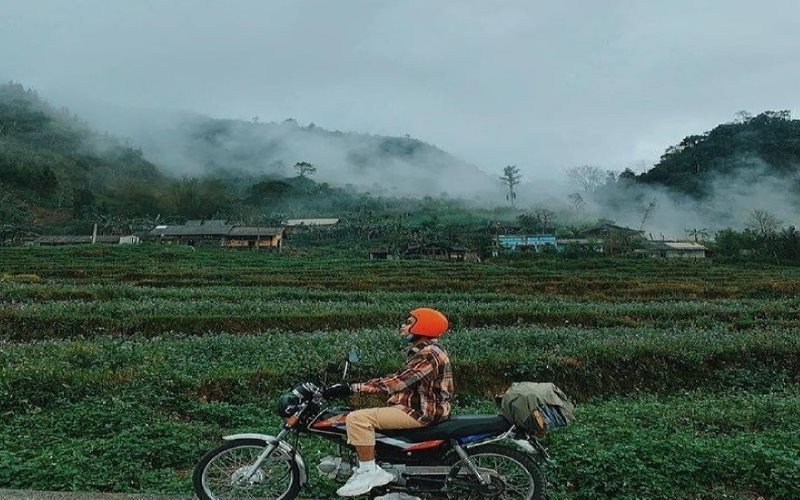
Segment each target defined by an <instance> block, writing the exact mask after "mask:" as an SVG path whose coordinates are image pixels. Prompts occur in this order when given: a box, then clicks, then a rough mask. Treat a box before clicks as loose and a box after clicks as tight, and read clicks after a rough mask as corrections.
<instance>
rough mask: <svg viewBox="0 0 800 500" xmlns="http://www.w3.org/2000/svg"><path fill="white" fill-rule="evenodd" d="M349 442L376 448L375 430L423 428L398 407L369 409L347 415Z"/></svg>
mask: <svg viewBox="0 0 800 500" xmlns="http://www.w3.org/2000/svg"><path fill="white" fill-rule="evenodd" d="M345 425H346V426H347V442H348V443H349V444H352V445H354V446H375V429H379V430H380V429H416V428H418V427H423V425H422V424H421V423H419V422H418V421H417V420H416V419H415V418H413V417H411V416H409V415H408V413H406V412H404V411H403V410H401V409H400V408H399V407H397V406H389V407H386V408H367V409H365V410H357V411H354V412H352V413H350V414H348V415H347V420H345Z"/></svg>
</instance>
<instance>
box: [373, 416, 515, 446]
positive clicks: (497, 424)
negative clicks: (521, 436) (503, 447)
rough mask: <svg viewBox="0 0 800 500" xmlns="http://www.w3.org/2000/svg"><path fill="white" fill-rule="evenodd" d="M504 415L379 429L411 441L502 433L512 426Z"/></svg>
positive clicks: (388, 434)
mask: <svg viewBox="0 0 800 500" xmlns="http://www.w3.org/2000/svg"><path fill="white" fill-rule="evenodd" d="M511 425H512V424H511V422H509V421H508V420H506V418H505V417H504V416H502V415H457V416H452V417H450V418H448V419H447V420H445V421H444V422H440V423H438V424H435V425H431V426H428V427H420V428H419V429H392V430H389V429H384V430H380V431H378V432H379V433H380V434H383V435H384V436H389V437H401V438H404V439H407V440H409V441H410V442H419V441H430V440H433V439H456V438H460V437H465V436H476V435H479V434H501V433H503V432H505V431H507V430H508V429H510V428H511Z"/></svg>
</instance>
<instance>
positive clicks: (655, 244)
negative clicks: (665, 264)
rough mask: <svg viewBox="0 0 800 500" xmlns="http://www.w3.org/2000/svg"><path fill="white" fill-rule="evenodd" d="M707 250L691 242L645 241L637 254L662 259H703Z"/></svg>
mask: <svg viewBox="0 0 800 500" xmlns="http://www.w3.org/2000/svg"><path fill="white" fill-rule="evenodd" d="M707 251H708V249H707V248H706V247H704V246H703V245H701V244H700V243H695V242H692V241H647V242H645V244H644V248H643V249H641V250H638V251H637V253H644V254H646V255H649V256H650V257H653V258H662V259H678V258H684V259H704V258H705V257H706V252H707Z"/></svg>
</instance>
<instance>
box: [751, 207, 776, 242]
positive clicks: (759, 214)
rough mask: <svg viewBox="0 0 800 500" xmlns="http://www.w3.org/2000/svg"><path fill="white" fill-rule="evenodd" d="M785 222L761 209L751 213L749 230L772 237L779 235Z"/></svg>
mask: <svg viewBox="0 0 800 500" xmlns="http://www.w3.org/2000/svg"><path fill="white" fill-rule="evenodd" d="M782 225H783V221H782V220H780V219H778V217H776V216H775V215H774V214H772V213H770V212H768V211H767V210H762V209H760V208H756V209H754V210H753V211H752V212H750V219H749V220H748V221H747V228H748V229H752V230H753V231H755V232H757V233H758V234H759V235H760V236H770V235H773V234H775V233H777V232H778V231H779V230H780V228H781V226H782Z"/></svg>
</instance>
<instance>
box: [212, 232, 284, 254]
mask: <svg viewBox="0 0 800 500" xmlns="http://www.w3.org/2000/svg"><path fill="white" fill-rule="evenodd" d="M224 245H225V246H226V247H231V248H277V249H278V250H280V249H281V247H282V246H283V228H281V227H277V228H276V227H234V228H233V229H231V230H230V232H229V233H228V236H227V238H226V239H225V243H224Z"/></svg>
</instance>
